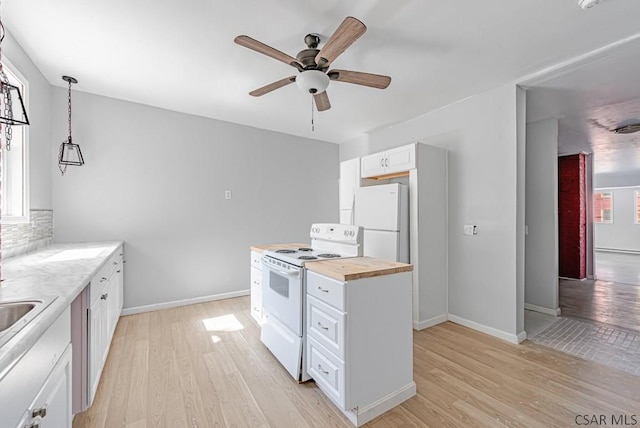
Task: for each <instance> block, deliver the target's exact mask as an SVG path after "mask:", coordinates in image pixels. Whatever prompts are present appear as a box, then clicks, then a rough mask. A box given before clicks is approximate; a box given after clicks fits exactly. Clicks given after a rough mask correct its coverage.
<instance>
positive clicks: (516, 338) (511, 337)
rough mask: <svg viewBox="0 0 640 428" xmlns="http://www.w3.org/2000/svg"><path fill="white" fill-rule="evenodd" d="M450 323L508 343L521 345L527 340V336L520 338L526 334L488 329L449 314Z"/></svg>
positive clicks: (482, 325)
mask: <svg viewBox="0 0 640 428" xmlns="http://www.w3.org/2000/svg"><path fill="white" fill-rule="evenodd" d="M449 321H451V322H454V323H456V324H460V325H463V326H465V327H469V328H472V329H474V330H478V331H480V332H482V333H486V334H489V335H491V336H495V337H497V338H499V339H502V340H506V341H507V342H511V343H515V344H518V343H520V342H521V341H522V340H524V339H525V338H526V334H525V337H523V338H521V337H520V336H521V335H522V334H523V333H524V332H521V333H519V334H511V333H507V332H505V331H502V330H498V329H495V328H493V327H488V326H486V325H484V324H479V323H477V322H475V321H469V320H468V319H465V318H461V317H459V316H456V315H452V314H449Z"/></svg>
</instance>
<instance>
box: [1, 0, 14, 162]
mask: <svg viewBox="0 0 640 428" xmlns="http://www.w3.org/2000/svg"><path fill="white" fill-rule="evenodd" d="M1 14H2V1H0V86H2V102H3V104H4V105H3V106H2V107H3V109H4V116H5V117H6V118H8V119H12V118H13V109H12V108H11V93H10V91H9V87H8V86H5V85H8V84H9V79H8V78H7V75H6V74H5V72H4V68H3V66H2V42H3V41H4V36H5V30H4V24H3V23H2V15H1ZM2 130H3V128H2V125H1V124H0V132H1V131H2ZM12 137H13V134H12V132H11V125H10V124H8V123H5V124H4V140H5V148H6V149H7V151H10V150H11V139H12ZM1 147H2V144H1V143H0V148H1Z"/></svg>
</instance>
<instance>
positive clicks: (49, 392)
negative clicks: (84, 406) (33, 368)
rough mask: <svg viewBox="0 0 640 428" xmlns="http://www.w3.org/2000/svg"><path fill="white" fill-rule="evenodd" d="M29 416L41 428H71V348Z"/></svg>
mask: <svg viewBox="0 0 640 428" xmlns="http://www.w3.org/2000/svg"><path fill="white" fill-rule="evenodd" d="M29 414H30V417H31V422H30V423H31V424H37V425H35V426H38V427H39V428H71V416H72V414H71V346H69V347H67V350H66V351H65V353H64V354H63V355H62V357H61V358H60V360H59V361H58V363H57V364H56V367H55V368H54V369H53V371H52V372H51V375H50V376H49V377H48V378H47V380H46V381H45V383H44V385H43V386H42V389H41V390H40V392H39V393H38V395H37V396H36V398H35V400H34V402H33V404H32V405H31V406H30V408H29ZM27 426H28V425H27Z"/></svg>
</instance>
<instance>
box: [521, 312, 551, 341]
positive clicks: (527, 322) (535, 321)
mask: <svg viewBox="0 0 640 428" xmlns="http://www.w3.org/2000/svg"><path fill="white" fill-rule="evenodd" d="M558 319H559V318H558V317H555V316H553V315H547V314H543V313H540V312H535V311H530V310H527V309H525V311H524V331H526V332H527V339H529V338H532V337H534V336H536V335H538V334H540V333H542V332H543V331H544V330H546V329H547V328H549V327H551V325H552V324H553V323H555V322H556V321H557V320H558Z"/></svg>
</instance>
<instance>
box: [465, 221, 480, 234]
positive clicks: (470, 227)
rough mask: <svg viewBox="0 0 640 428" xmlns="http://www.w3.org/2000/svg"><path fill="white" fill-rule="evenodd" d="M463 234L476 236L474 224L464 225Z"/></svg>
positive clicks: (476, 231)
mask: <svg viewBox="0 0 640 428" xmlns="http://www.w3.org/2000/svg"><path fill="white" fill-rule="evenodd" d="M464 234H465V235H477V234H478V227H477V226H476V225H474V224H465V225H464Z"/></svg>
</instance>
